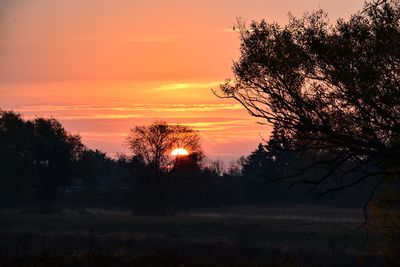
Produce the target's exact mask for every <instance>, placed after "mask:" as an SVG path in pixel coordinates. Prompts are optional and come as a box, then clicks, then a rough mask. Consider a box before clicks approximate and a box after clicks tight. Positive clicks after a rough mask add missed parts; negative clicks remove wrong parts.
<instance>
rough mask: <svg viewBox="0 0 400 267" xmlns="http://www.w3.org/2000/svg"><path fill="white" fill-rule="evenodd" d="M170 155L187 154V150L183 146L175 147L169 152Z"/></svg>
mask: <svg viewBox="0 0 400 267" xmlns="http://www.w3.org/2000/svg"><path fill="white" fill-rule="evenodd" d="M171 155H172V156H187V155H189V152H188V151H187V150H186V149H184V148H176V149H174V150H173V151H172V152H171Z"/></svg>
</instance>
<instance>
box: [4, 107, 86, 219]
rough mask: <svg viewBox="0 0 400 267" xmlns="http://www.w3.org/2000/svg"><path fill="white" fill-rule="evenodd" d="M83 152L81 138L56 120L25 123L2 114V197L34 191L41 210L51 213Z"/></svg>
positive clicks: (5, 112)
mask: <svg viewBox="0 0 400 267" xmlns="http://www.w3.org/2000/svg"><path fill="white" fill-rule="evenodd" d="M82 149H83V145H82V143H81V141H80V137H79V136H75V135H71V134H69V133H67V131H66V130H65V129H64V128H63V127H62V125H61V123H59V122H58V121H57V120H55V119H43V118H37V119H35V120H33V121H31V120H24V119H23V118H22V117H21V115H20V114H17V113H15V112H12V111H1V112H0V181H1V185H2V187H1V188H2V190H1V191H2V192H1V197H3V198H7V195H9V196H11V198H12V195H14V199H16V198H18V196H17V197H15V195H22V194H25V195H30V193H31V192H34V194H35V195H36V198H37V200H38V201H39V203H40V207H41V211H42V212H44V213H49V212H51V211H52V208H53V206H54V203H55V201H56V200H57V198H58V196H59V194H60V193H61V189H62V188H63V187H65V186H66V185H67V184H68V183H69V181H70V179H71V178H72V176H73V175H74V171H75V166H76V165H75V163H76V161H77V159H78V158H79V156H80V154H81V151H82ZM31 189H33V190H31ZM8 192H10V193H8Z"/></svg>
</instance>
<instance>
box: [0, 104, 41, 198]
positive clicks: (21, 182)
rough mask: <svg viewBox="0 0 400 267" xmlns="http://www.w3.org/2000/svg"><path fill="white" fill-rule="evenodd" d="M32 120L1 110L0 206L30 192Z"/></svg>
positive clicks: (23, 196)
mask: <svg viewBox="0 0 400 267" xmlns="http://www.w3.org/2000/svg"><path fill="white" fill-rule="evenodd" d="M31 140H32V124H31V123H27V122H25V121H24V120H23V119H22V118H21V115H19V114H17V113H14V112H12V111H1V110H0V184H1V187H0V206H3V205H6V204H7V205H15V204H17V203H18V202H20V201H21V200H23V199H24V198H26V197H27V196H29V195H30V187H29V181H30V177H31V175H32V173H33V156H34V155H33V151H32V147H31V145H32V142H31Z"/></svg>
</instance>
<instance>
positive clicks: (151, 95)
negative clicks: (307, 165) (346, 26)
mask: <svg viewBox="0 0 400 267" xmlns="http://www.w3.org/2000/svg"><path fill="white" fill-rule="evenodd" d="M363 2H364V0H335V1H333V0H279V1H276V0H246V1H237V0H229V1H228V0H221V1H217V0H213V1H211V0H201V1H178V0H171V1H167V0H146V1H145V0H141V1H139V0H129V1H128V0H114V1H111V0H65V1H62V0H9V1H1V0H0V108H1V109H13V110H15V111H18V112H20V113H22V114H23V115H24V117H25V118H34V117H35V116H45V117H50V116H53V117H55V118H57V119H59V120H60V121H61V122H62V123H63V125H64V126H65V127H66V129H67V130H68V131H70V132H72V133H78V134H80V135H81V136H82V138H83V142H84V143H85V144H86V145H87V146H88V147H90V148H98V149H101V150H103V151H105V152H107V153H109V155H111V156H113V155H115V153H117V152H126V151H125V150H124V148H123V145H122V143H123V140H124V137H125V136H126V135H127V134H128V131H129V129H130V128H132V127H133V126H135V125H142V124H149V123H151V122H152V121H154V120H155V119H163V120H166V121H168V122H170V123H180V124H185V125H189V126H192V127H193V128H195V129H198V130H199V131H200V134H201V137H202V145H203V149H204V150H205V152H206V154H207V155H208V156H210V157H211V158H221V159H224V160H229V159H234V158H237V157H239V156H241V155H246V154H248V153H249V152H250V151H251V150H253V149H255V148H256V146H257V144H258V143H259V142H260V141H261V137H260V135H261V136H262V137H264V138H268V135H269V130H270V129H269V127H267V126H260V125H258V124H256V120H255V119H253V118H251V117H250V116H249V115H248V114H247V113H246V112H245V111H244V110H243V109H242V108H241V106H240V105H239V104H238V103H236V102H234V101H228V100H221V99H218V98H217V97H215V96H214V95H213V94H212V92H211V88H214V89H218V85H219V84H220V83H221V82H223V81H224V80H225V79H226V78H230V77H232V74H231V66H232V62H233V61H234V60H235V59H237V58H238V56H239V39H238V34H237V33H235V32H233V31H232V30H231V29H232V26H233V25H234V23H235V21H236V18H237V17H242V18H243V19H244V20H245V21H248V22H250V21H251V20H253V19H255V20H259V19H261V18H265V19H266V20H267V21H269V22H272V21H276V22H278V23H281V24H285V23H286V22H287V14H288V12H291V13H292V14H294V15H296V16H300V15H302V13H303V12H304V11H307V10H315V9H318V8H319V7H320V8H323V9H325V10H327V11H328V12H329V15H330V18H331V21H332V22H334V21H335V20H336V19H337V18H339V17H344V18H348V16H349V15H350V14H352V13H354V12H355V11H356V10H358V9H360V8H361V7H362V4H363Z"/></svg>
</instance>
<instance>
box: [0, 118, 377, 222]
mask: <svg viewBox="0 0 400 267" xmlns="http://www.w3.org/2000/svg"><path fill="white" fill-rule="evenodd" d="M138 133H144V134H143V135H137V134H138ZM160 136H162V137H163V138H160ZM143 138H153V139H149V140H150V142H149V143H146V142H144V141H143ZM184 138H186V139H187V140H188V142H190V144H191V146H192V147H193V152H192V153H190V154H189V155H188V156H184V157H183V156H177V157H173V158H172V161H171V157H169V155H170V152H169V151H168V149H167V148H168V147H167V146H168V145H169V146H171V147H172V146H173V145H175V143H180V145H182V144H184V141H185V140H186V139H184ZM128 140H129V141H130V142H131V143H130V145H131V148H137V151H139V152H137V153H134V155H133V156H126V155H121V156H119V157H118V158H116V159H113V158H110V157H108V156H107V155H106V154H105V153H103V152H101V151H99V150H91V149H88V148H87V147H85V146H84V145H83V144H82V142H81V138H80V137H79V136H78V135H71V134H70V133H68V132H67V131H66V130H65V129H64V128H63V126H62V125H61V124H60V122H58V121H57V120H55V119H53V118H51V119H45V118H36V119H33V120H24V119H23V118H22V117H21V115H20V114H17V113H15V112H12V111H1V113H0V207H1V208H3V209H9V208H16V207H35V208H38V209H39V211H40V212H42V213H51V212H53V211H54V210H55V209H56V208H62V207H68V208H84V207H103V208H128V209H131V210H132V211H133V212H134V213H137V214H142V215H151V214H169V213H174V212H188V211H190V209H193V208H205V207H220V206H229V205H262V204H272V203H273V204H277V203H285V204H291V203H296V204H299V203H313V204H324V205H344V206H349V205H353V206H354V205H355V206H357V205H361V203H362V202H363V201H365V199H366V198H367V196H366V195H365V192H368V190H365V189H366V188H365V187H369V186H370V185H368V184H366V183H364V184H360V185H359V186H358V187H354V188H351V189H350V190H351V191H350V192H348V193H347V194H346V192H341V194H342V195H343V196H339V195H337V193H336V192H335V194H328V195H327V196H329V197H325V198H323V200H319V201H316V195H315V194H311V195H306V193H307V190H309V189H310V186H309V185H306V186H304V185H303V186H302V185H301V183H299V184H295V183H296V182H295V181H294V180H289V181H288V180H287V179H282V181H280V180H281V179H280V178H282V177H286V178H287V177H290V175H291V174H294V171H293V170H294V169H296V168H298V169H304V168H305V166H306V165H307V157H306V156H304V155H301V157H299V155H298V154H296V152H295V150H294V149H293V147H292V146H293V145H291V144H289V143H288V141H287V140H286V139H285V138H284V134H282V132H279V131H278V130H274V131H273V133H272V135H271V138H270V140H269V141H268V142H267V144H260V145H259V146H258V147H257V149H256V150H255V151H254V152H252V153H251V154H250V155H248V156H247V157H242V158H240V159H239V160H238V161H236V162H231V163H230V165H229V167H228V168H223V164H222V163H221V162H220V161H208V160H206V157H205V155H204V154H203V153H202V152H201V150H200V149H199V148H198V147H197V145H196V144H195V143H194V142H197V141H196V140H198V138H197V136H196V133H195V132H194V131H193V130H192V129H190V128H187V127H183V126H171V125H168V124H166V123H165V122H155V123H154V124H153V125H151V126H149V127H145V126H143V127H135V128H134V129H133V130H132V132H131V133H130V138H128ZM151 140H161V141H160V144H154V142H152V141H151ZM147 141H148V140H147ZM143 144H147V146H150V147H141V146H143ZM153 145H155V147H156V148H157V147H161V148H162V149H161V150H160V151H161V152H160V151H156V152H155V154H154V155H155V156H154V155H153V156H154V157H152V154H151V151H154V150H153V149H152V147H151V146H153ZM135 146H136V147H135ZM163 146H164V147H163ZM184 146H189V143H188V144H186V145H184ZM195 148H196V149H197V150H195ZM146 149H148V151H146ZM162 153H164V154H162ZM157 155H158V158H157V157H156V156H157ZM319 156H320V155H319ZM299 158H301V160H299ZM168 160H170V161H168ZM291 167H295V168H291ZM325 172H326V170H325V169H320V170H319V169H318V168H316V169H315V170H314V175H316V176H321V175H324V173H325ZM308 175H310V174H309V173H308ZM334 175H335V174H334V173H331V174H330V177H329V178H335V177H334ZM296 181H297V180H296ZM290 185H292V186H290ZM324 189H326V188H322V189H320V188H319V190H324ZM313 192H314V191H313ZM316 192H318V190H317V191H316Z"/></svg>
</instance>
